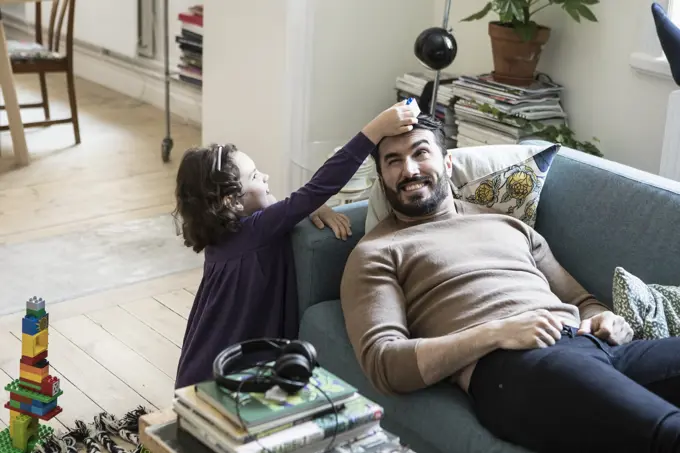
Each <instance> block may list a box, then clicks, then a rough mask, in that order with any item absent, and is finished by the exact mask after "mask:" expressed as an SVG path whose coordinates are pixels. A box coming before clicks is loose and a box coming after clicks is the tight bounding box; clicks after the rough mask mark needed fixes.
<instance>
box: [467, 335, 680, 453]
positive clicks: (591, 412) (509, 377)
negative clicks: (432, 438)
mask: <svg viewBox="0 0 680 453" xmlns="http://www.w3.org/2000/svg"><path fill="white" fill-rule="evenodd" d="M610 360H612V359H611V357H610V356H609V355H608V354H607V353H606V352H605V351H604V350H602V349H601V348H599V347H598V346H596V344H595V342H594V341H593V340H592V339H591V338H588V337H585V336H582V337H575V338H569V337H566V336H564V337H563V338H562V340H560V341H559V342H558V343H557V344H556V345H555V346H552V347H550V348H544V349H533V350H529V351H505V350H497V351H495V352H493V353H491V354H489V355H488V356H486V357H484V358H482V359H481V360H480V361H479V362H478V364H477V366H476V367H475V370H474V373H473V375H472V380H471V383H470V395H471V397H472V399H473V403H474V405H475V407H476V411H477V415H478V417H479V420H480V422H481V423H482V424H483V425H485V426H486V427H487V428H488V429H489V430H490V431H491V432H492V433H494V434H495V435H496V436H498V437H500V438H502V439H505V440H507V441H509V442H512V443H515V444H518V445H522V446H524V447H526V448H528V449H530V450H533V451H536V452H569V453H573V452H574V451H599V452H610V451H611V452H615V451H616V452H619V451H625V452H628V453H637V452H640V453H643V452H644V453H654V452H659V453H661V452H663V453H671V452H680V410H678V408H676V407H675V406H673V405H672V404H670V403H669V402H667V401H665V400H664V399H662V398H661V397H659V396H657V395H655V394H654V393H652V392H650V391H648V390H647V389H645V388H644V387H642V386H641V385H639V384H638V383H636V382H635V381H633V380H631V379H630V378H628V377H627V376H625V375H624V374H623V373H621V372H619V371H617V370H616V369H615V368H614V367H613V366H612V364H611V362H610Z"/></svg>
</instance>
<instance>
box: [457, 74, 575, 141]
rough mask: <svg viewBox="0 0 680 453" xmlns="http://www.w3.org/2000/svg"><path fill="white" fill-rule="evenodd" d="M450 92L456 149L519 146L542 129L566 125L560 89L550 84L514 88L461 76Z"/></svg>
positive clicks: (489, 78) (485, 76)
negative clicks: (505, 145) (455, 129)
mask: <svg viewBox="0 0 680 453" xmlns="http://www.w3.org/2000/svg"><path fill="white" fill-rule="evenodd" d="M451 88H452V90H453V95H454V107H453V108H454V111H455V117H456V124H457V126H458V135H457V144H458V146H459V147H464V146H482V145H499V144H514V143H519V142H520V141H522V140H525V139H529V138H532V137H535V134H536V132H537V131H539V130H540V129H541V128H542V127H546V126H551V125H552V126H560V125H562V124H566V120H567V114H566V112H565V111H564V110H563V108H562V103H561V94H562V86H560V85H558V84H555V83H552V82H547V81H538V80H537V81H536V82H535V83H534V84H532V85H531V86H528V87H517V86H512V85H505V84H502V83H498V82H496V81H494V80H493V76H491V75H490V74H483V75H479V76H461V77H459V78H458V79H457V80H455V81H454V82H453V83H452V84H451Z"/></svg>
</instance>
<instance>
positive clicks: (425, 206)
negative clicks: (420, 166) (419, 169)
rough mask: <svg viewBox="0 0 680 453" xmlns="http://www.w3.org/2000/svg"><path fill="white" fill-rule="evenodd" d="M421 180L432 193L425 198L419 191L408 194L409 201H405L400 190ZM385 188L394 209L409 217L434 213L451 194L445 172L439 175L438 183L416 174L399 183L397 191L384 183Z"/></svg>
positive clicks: (386, 195) (386, 196)
mask: <svg viewBox="0 0 680 453" xmlns="http://www.w3.org/2000/svg"><path fill="white" fill-rule="evenodd" d="M419 182H420V183H425V184H426V185H429V186H430V189H431V195H430V196H429V197H427V198H423V196H422V195H421V194H419V193H416V194H413V195H407V196H406V197H407V198H408V202H407V203H403V202H402V201H401V199H400V198H399V192H401V190H402V189H403V188H404V187H406V186H407V185H408V184H412V183H419ZM383 188H384V189H385V198H387V201H388V202H389V204H390V206H391V207H392V209H394V210H395V211H397V212H399V213H401V214H403V215H405V216H407V217H420V216H426V215H429V214H432V213H433V212H435V211H436V210H437V208H438V207H439V205H441V203H442V201H444V200H445V199H446V197H447V196H448V195H449V181H448V178H447V177H446V175H445V174H444V173H442V174H441V175H438V176H437V182H436V183H435V182H434V181H433V180H432V178H431V177H429V176H416V177H415V178H410V179H407V180H404V181H402V182H400V183H399V184H397V190H396V191H394V190H392V189H390V188H388V187H386V186H384V185H383Z"/></svg>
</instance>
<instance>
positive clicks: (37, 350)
mask: <svg viewBox="0 0 680 453" xmlns="http://www.w3.org/2000/svg"><path fill="white" fill-rule="evenodd" d="M48 335H49V329H45V330H41V331H40V332H38V333H37V334H35V335H28V334H25V333H22V334H21V355H25V356H28V357H35V356H37V355H38V354H41V353H43V352H45V351H46V350H47V338H48Z"/></svg>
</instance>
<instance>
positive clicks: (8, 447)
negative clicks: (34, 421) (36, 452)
mask: <svg viewBox="0 0 680 453" xmlns="http://www.w3.org/2000/svg"><path fill="white" fill-rule="evenodd" d="M52 433H54V428H52V427H51V426H48V425H40V427H39V428H38V437H37V438H32V439H31V440H30V441H29V442H28V448H27V449H26V451H25V452H24V451H21V450H18V449H16V448H14V447H13V446H12V439H11V438H10V437H9V428H5V429H3V430H2V431H0V453H29V452H32V451H33V449H34V448H35V446H36V444H41V445H42V444H43V443H44V442H45V440H46V439H47V438H48V437H50V436H51V435H52Z"/></svg>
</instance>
